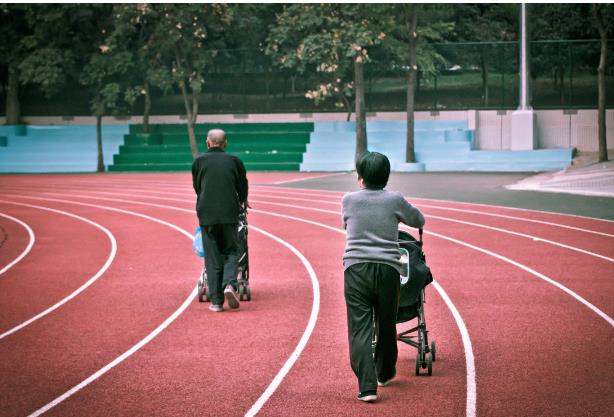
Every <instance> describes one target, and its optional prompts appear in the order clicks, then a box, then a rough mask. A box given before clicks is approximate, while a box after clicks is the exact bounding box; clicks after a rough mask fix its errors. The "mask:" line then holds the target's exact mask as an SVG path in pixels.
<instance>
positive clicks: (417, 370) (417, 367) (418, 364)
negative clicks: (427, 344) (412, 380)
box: [416, 352, 422, 376]
mask: <svg viewBox="0 0 614 417" xmlns="http://www.w3.org/2000/svg"><path fill="white" fill-rule="evenodd" d="M420 356H421V355H420V352H418V354H416V376H420V365H421V363H422V358H421V357H420Z"/></svg>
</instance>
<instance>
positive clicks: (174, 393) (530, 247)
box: [0, 173, 614, 416]
mask: <svg viewBox="0 0 614 417" xmlns="http://www.w3.org/2000/svg"><path fill="white" fill-rule="evenodd" d="M306 176H313V175H304V174H297V173H283V174H273V173H254V174H250V184H252V186H251V192H250V200H251V204H252V206H253V209H252V211H251V212H250V214H249V223H250V226H253V228H252V229H251V230H250V234H249V249H250V269H251V282H252V284H251V287H252V293H253V298H252V301H251V302H243V303H242V305H241V309H240V310H239V311H237V312H229V311H228V312H224V313H222V314H214V313H211V312H209V311H208V310H207V308H206V304H200V303H198V301H197V300H196V299H195V298H194V292H193V291H194V286H195V284H196V280H197V278H198V274H199V272H200V269H201V268H202V260H201V259H199V258H197V257H195V256H194V255H193V254H192V253H191V247H190V246H191V241H190V238H189V236H190V234H191V233H192V232H193V230H194V226H195V224H196V218H195V215H194V212H193V210H194V200H195V199H194V195H193V191H192V190H191V188H190V178H189V176H188V175H185V174H134V175H99V176H92V175H54V176H52V177H51V176H36V177H33V176H7V177H5V178H4V179H3V182H2V184H0V192H1V195H2V197H1V198H0V200H2V201H1V202H0V213H4V214H5V215H10V216H12V217H15V218H18V219H20V220H22V221H23V222H25V223H27V224H28V225H29V226H30V227H31V228H32V230H33V231H34V233H35V235H36V242H35V244H34V246H33V247H32V250H31V251H30V252H29V253H28V254H27V255H26V256H25V257H24V258H23V259H22V260H21V261H19V262H18V263H17V264H15V265H14V266H13V267H12V268H10V269H9V270H8V271H7V272H6V273H5V274H2V275H0V333H2V332H4V331H6V330H7V329H9V328H12V327H14V326H16V325H18V324H19V323H23V322H24V321H25V320H27V319H28V318H29V317H31V316H33V315H35V314H37V313H39V312H40V311H43V310H44V309H46V308H48V307H50V306H52V305H53V304H55V303H57V302H58V301H60V300H62V299H63V298H64V297H66V296H68V295H69V294H71V293H73V292H74V291H75V289H77V288H79V287H80V286H82V285H83V284H84V283H85V282H87V281H88V279H90V278H91V277H92V276H93V275H94V274H96V272H97V271H100V270H101V267H102V266H103V264H104V263H105V261H106V260H108V259H110V252H111V247H112V244H111V238H110V237H109V236H108V235H106V234H105V233H103V231H102V229H101V228H98V227H94V226H93V225H92V224H91V223H86V222H84V221H83V220H79V218H82V219H87V220H89V221H91V222H93V223H96V224H98V225H99V226H100V227H103V228H105V229H107V230H108V231H109V233H110V234H111V235H112V236H113V238H114V239H115V240H116V244H117V253H116V254H115V256H114V257H113V258H112V260H111V261H110V264H109V265H108V268H107V269H105V270H104V271H103V273H101V275H100V277H99V278H98V279H96V280H95V281H94V282H93V283H91V285H90V286H88V287H87V288H85V289H84V290H83V291H82V292H80V293H79V294H77V295H76V296H74V298H71V299H70V300H68V301H66V302H65V303H64V304H62V305H61V306H60V307H58V308H57V309H55V310H53V311H51V312H49V313H48V314H47V315H45V316H44V317H41V318H40V319H38V320H36V321H35V322H32V323H31V324H28V325H26V326H25V327H23V328H21V329H20V330H18V331H16V332H14V333H12V334H10V335H8V336H6V337H0V358H1V359H0V415H1V416H27V415H31V414H32V413H38V412H41V413H43V411H44V413H43V414H45V415H58V416H67V415H68V416H82V415H88V416H89V415H93V416H102V415H105V416H106V415H114V416H133V415H155V416H177V415H182V416H189V415H227V416H243V415H262V416H278V415H279V416H281V415H283V416H288V415H291V416H313V415H320V416H362V415H364V416H368V415H381V416H396V415H414V414H416V415H418V414H430V415H437V416H473V415H478V416H542V415H543V416H607V415H611V413H612V410H614V399H613V397H612V395H611V393H612V392H614V362H613V361H612V352H613V351H614V337H613V335H614V322H613V321H612V317H613V316H614V303H612V300H613V299H614V285H613V284H612V278H613V277H614V267H613V258H614V249H613V248H614V245H613V244H612V241H613V239H614V223H613V222H607V221H601V220H596V219H589V218H581V217H575V216H565V215H559V214H550V213H543V212H535V211H528V210H518V209H509V208H503V207H493V206H484V205H473V204H467V203H453V202H446V201H434V200H423V199H411V198H410V201H411V202H412V203H414V204H416V205H417V206H418V207H420V208H421V210H423V211H424V213H425V215H426V217H427V225H426V229H425V230H426V235H425V239H426V240H425V251H426V254H427V260H428V262H429V265H430V266H431V269H432V270H433V273H434V275H435V278H436V283H435V284H434V285H432V286H430V287H429V288H428V289H427V304H426V314H427V323H428V327H429V330H430V336H431V337H432V338H433V339H434V340H436V341H437V345H438V352H437V362H435V364H434V374H433V376H431V377H416V376H415V375H414V360H415V359H414V358H415V351H414V350H413V349H411V348H409V347H407V346H405V345H402V346H400V356H399V363H398V371H399V372H398V374H399V377H398V378H397V380H395V382H394V383H393V384H391V385H390V386H389V387H385V388H382V389H380V394H381V400H380V401H379V402H378V403H376V404H372V405H368V404H362V403H358V402H357V401H356V400H355V399H354V396H355V393H356V390H357V387H356V381H355V377H354V376H353V374H352V372H351V370H350V367H349V360H348V349H347V334H346V324H345V304H344V300H343V279H342V277H343V271H342V266H341V255H342V253H343V245H344V236H343V231H342V230H341V224H340V223H341V221H340V215H339V209H340V205H339V203H340V200H341V196H342V193H337V192H326V191H316V190H313V191H312V190H305V189H292V188H291V186H292V181H293V180H295V179H299V178H303V177H306ZM34 178H36V181H35V182H34ZM277 183H283V184H282V185H283V188H281V187H279V185H277V186H274V187H271V186H267V185H266V184H277ZM256 184H258V185H256ZM33 206H36V207H38V208H34V207H33ZM44 208H46V209H47V211H45V214H44V215H41V212H43V211H44V210H45V209H44ZM53 210H55V211H53ZM60 212H63V213H70V214H72V215H73V216H78V217H79V218H77V217H71V216H69V215H66V214H60ZM0 226H1V227H2V230H4V233H5V234H6V236H7V239H5V243H4V245H6V246H4V245H3V246H2V252H1V253H0V255H1V256H0V269H2V268H3V267H4V266H5V264H7V263H8V262H10V261H11V260H12V259H14V258H15V256H17V255H18V254H19V253H21V251H23V250H24V248H25V246H26V245H27V244H28V234H27V233H26V230H25V229H24V228H23V227H22V226H19V225H17V224H16V223H15V222H14V221H12V220H10V219H8V218H7V217H2V216H0ZM5 248H6V249H7V250H5ZM314 279H317V281H314ZM314 282H315V283H316V284H315V285H316V289H317V294H316V292H314ZM316 313H317V316H314V314H316ZM310 318H311V319H314V318H317V320H316V321H315V326H314V327H313V328H311V327H310V325H309V324H310V323H312V322H310ZM312 324H313V323H312ZM409 325H410V324H409V323H404V324H402V325H399V328H400V329H403V328H407V327H408V326H409ZM301 340H302V341H306V344H305V345H304V346H303V345H301ZM289 359H290V360H289ZM285 365H288V366H286V367H284V366H285Z"/></svg>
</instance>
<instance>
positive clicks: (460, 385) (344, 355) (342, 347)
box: [150, 203, 464, 415]
mask: <svg viewBox="0 0 614 417" xmlns="http://www.w3.org/2000/svg"><path fill="white" fill-rule="evenodd" d="M150 204H151V203H150ZM335 235H339V236H340V237H341V239H340V240H339V242H340V243H341V245H343V237H342V235H340V234H339V233H338V232H337V233H335ZM314 237H317V234H316V236H314ZM309 241H310V240H309V239H308V240H307V242H309ZM329 261H332V262H333V263H334V264H335V265H336V266H337V267H338V266H339V262H338V258H335V259H332V258H331V259H330V260H329ZM329 274H330V272H329ZM333 280H334V282H336V283H338V282H339V280H338V276H337V274H334V275H333ZM333 299H338V297H333ZM341 299H342V295H341ZM323 304H327V302H326V301H324V302H323ZM331 304H334V303H331ZM341 307H342V310H343V312H344V307H343V304H341ZM342 317H343V315H342ZM339 323H341V325H342V330H341V331H339V329H336V328H335V329H334V330H335V334H336V336H337V337H339V336H340V337H341V340H342V341H343V342H342V343H341V345H339V344H338V348H337V349H334V351H336V352H337V353H338V354H339V355H341V357H342V358H343V359H344V360H346V361H347V347H346V346H345V344H346V343H345V337H346V336H344V335H345V328H344V326H343V324H344V321H341V322H339V321H338V317H337V315H336V314H335V317H334V322H333V324H335V325H336V326H338V325H339ZM320 327H321V326H318V328H320ZM447 327H448V328H450V327H451V328H452V329H454V326H453V325H452V326H447ZM453 331H454V330H453ZM457 351H458V352H459V354H460V355H461V358H462V347H460V348H459V349H457ZM320 355H321V353H320ZM440 355H441V357H444V358H445V350H444V353H440ZM411 356H412V358H413V355H411ZM455 362H457V363H459V364H460V365H459V366H460V369H459V370H458V371H459V372H458V377H459V378H460V381H461V382H460V383H450V384H449V385H450V386H451V387H455V388H456V389H457V390H458V391H459V397H460V398H457V400H458V401H456V403H454V404H452V408H453V409H454V408H457V407H458V406H459V403H460V407H461V408H462V405H463V403H464V384H463V382H464V369H463V368H462V364H463V360H462V359H461V360H460V361H455ZM300 363H305V362H302V360H301V361H299V364H300ZM307 363H309V362H307ZM299 364H297V366H298V365H299ZM331 369H333V370H334V369H336V367H334V366H333V367H332V368H331ZM406 369H408V370H411V372H413V364H409V365H408V366H407V367H406ZM343 370H344V371H345V372H347V371H349V365H348V366H346V367H344V368H343ZM350 372H351V371H350ZM317 380H318V379H316V381H317ZM331 381H332V382H334V383H335V381H334V380H331ZM346 381H348V380H346ZM337 382H338V381H337ZM348 382H349V383H350V385H351V386H352V387H351V388H349V392H350V393H351V394H349V395H348V392H347V391H348V389H346V390H338V389H331V390H329V391H330V392H337V393H339V394H340V395H341V396H342V397H343V398H345V399H346V400H347V399H350V400H351V402H349V404H354V402H355V400H353V395H354V392H355V387H353V385H355V382H354V378H353V376H352V377H351V378H350V379H349V381H348ZM440 382H441V381H440ZM285 386H286V384H285V383H284V384H283V386H282V388H284V387H285ZM305 392H309V390H307V391H305ZM344 392H345V394H344ZM440 395H441V399H442V400H444V399H446V398H448V400H449V396H448V395H447V394H446V392H445V391H443V390H442V391H440ZM278 397H279V396H278V395H276V396H274V398H278ZM311 398H313V397H311ZM396 405H398V403H397V404H396ZM432 405H433V406H435V405H436V403H435V402H433V404H432ZM394 406H395V404H390V405H389V407H393V408H394ZM266 409H267V406H265V409H264V410H263V412H264V413H265V415H266ZM350 409H351V407H350ZM450 415H452V414H450Z"/></svg>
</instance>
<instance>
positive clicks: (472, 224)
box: [252, 200, 614, 262]
mask: <svg viewBox="0 0 614 417" xmlns="http://www.w3.org/2000/svg"><path fill="white" fill-rule="evenodd" d="M311 201H314V200H311ZM252 202H254V203H262V204H270V205H274V206H281V207H290V208H297V209H303V208H306V209H309V210H313V211H319V212H322V213H339V214H341V213H340V212H336V211H333V210H327V209H319V208H316V207H306V206H298V205H294V204H284V203H274V202H271V201H263V200H252ZM426 217H429V218H433V219H439V220H444V221H449V222H453V223H462V224H466V225H469V226H474V227H481V228H484V229H490V230H494V231H497V232H501V233H507V234H511V235H515V236H520V237H524V238H527V239H531V240H533V241H535V242H544V243H548V244H550V245H554V246H559V247H561V248H565V249H569V250H572V251H576V252H580V253H583V254H585V255H590V256H594V257H596V258H601V259H604V260H606V261H609V262H614V259H612V258H610V257H607V256H605V255H600V254H598V253H595V252H590V251H587V250H584V249H581V248H578V247H575V246H569V245H566V244H564V243H560V242H555V241H553V240H548V239H542V238H540V237H537V236H533V235H527V234H524V233H519V232H514V231H512V230H507V229H500V228H498V227H493V226H488V225H484V224H479V223H472V222H467V221H464V220H457V219H452V218H450V217H441V216H433V215H428V216H426Z"/></svg>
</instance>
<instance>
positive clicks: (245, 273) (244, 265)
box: [192, 210, 252, 303]
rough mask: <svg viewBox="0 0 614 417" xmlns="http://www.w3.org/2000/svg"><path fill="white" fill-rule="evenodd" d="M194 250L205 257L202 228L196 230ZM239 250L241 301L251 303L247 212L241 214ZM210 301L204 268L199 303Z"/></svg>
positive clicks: (238, 277)
mask: <svg viewBox="0 0 614 417" xmlns="http://www.w3.org/2000/svg"><path fill="white" fill-rule="evenodd" d="M192 249H193V250H194V253H196V254H197V255H198V256H200V257H203V256H204V251H203V250H202V238H201V235H200V227H199V228H196V236H195V237H194V244H193V247H192ZM239 249H240V254H241V255H240V257H239V262H238V268H237V283H238V286H239V288H238V290H239V300H241V301H251V299H252V293H251V290H250V288H249V256H248V251H247V210H241V211H240V212H239ZM210 300H211V297H210V293H209V286H208V285H207V270H206V269H205V267H203V271H202V272H201V274H200V278H199V279H198V301H199V302H201V303H202V302H204V301H210Z"/></svg>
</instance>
